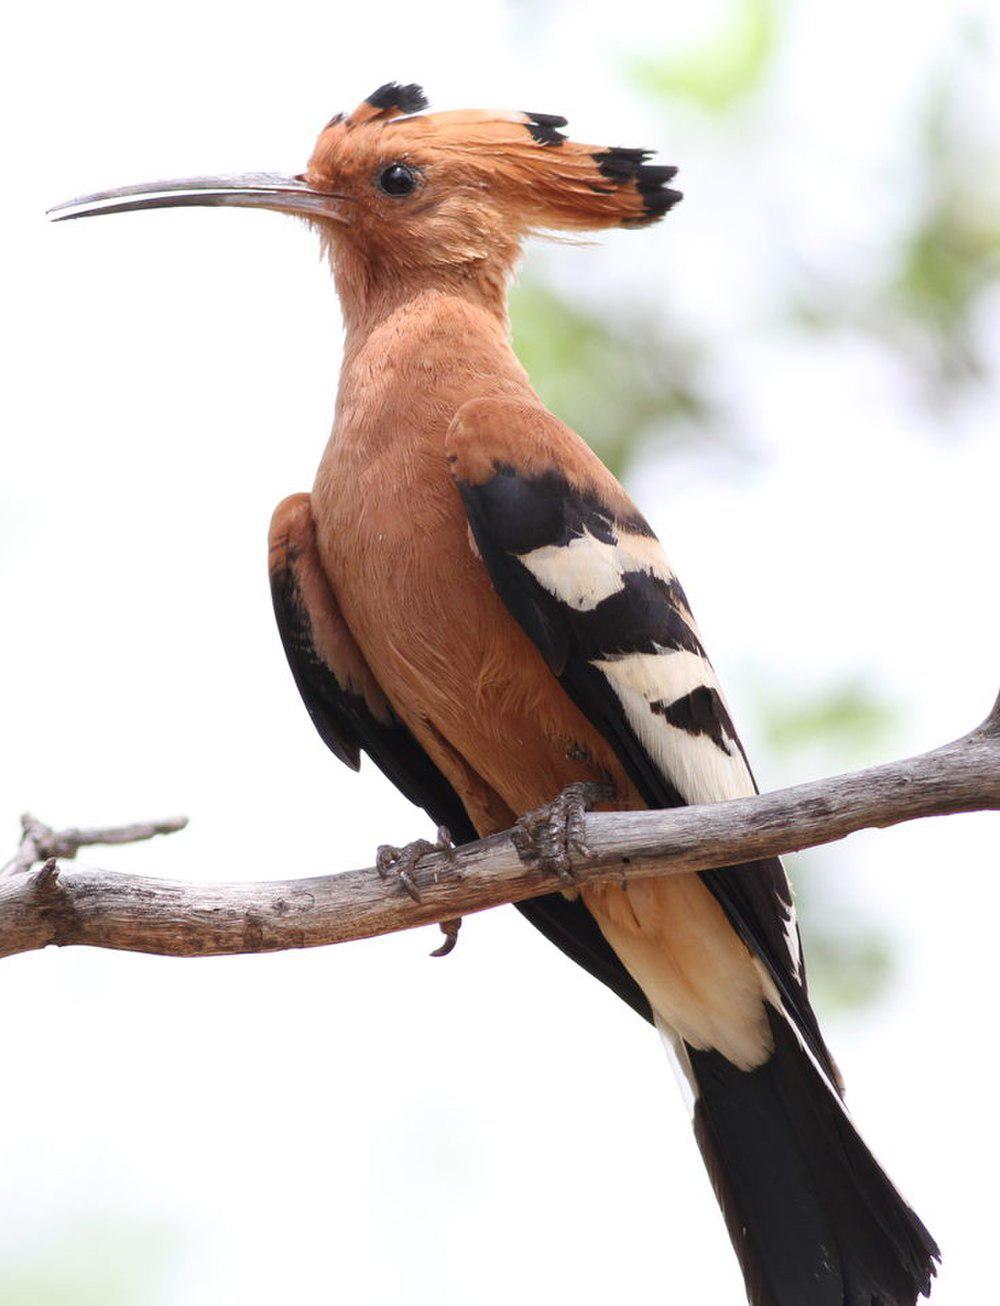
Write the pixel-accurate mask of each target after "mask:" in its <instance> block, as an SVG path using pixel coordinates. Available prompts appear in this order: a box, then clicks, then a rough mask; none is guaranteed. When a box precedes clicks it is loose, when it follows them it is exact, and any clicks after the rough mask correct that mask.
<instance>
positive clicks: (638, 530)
mask: <svg viewBox="0 0 1000 1306" xmlns="http://www.w3.org/2000/svg"><path fill="white" fill-rule="evenodd" d="M425 108H426V101H425V99H424V97H423V94H422V92H421V91H420V89H419V88H418V87H416V86H398V85H395V84H389V85H386V86H383V87H381V88H380V89H379V90H378V91H376V92H375V93H374V94H373V95H371V96H369V98H368V99H367V100H365V101H364V102H363V103H362V104H361V105H360V106H359V107H358V108H357V109H355V110H354V112H353V113H351V114H350V115H349V116H347V117H345V116H343V115H341V114H338V115H337V116H336V117H335V118H333V119H331V121H330V122H329V123H328V124H327V126H326V127H325V128H324V129H323V131H322V133H321V134H320V137H319V140H318V141H317V144H316V148H315V150H314V152H313V155H312V158H311V159H310V161H309V164H308V167H307V168H306V171H305V172H304V173H303V174H302V175H300V176H298V177H295V178H287V179H286V178H282V177H277V176H271V175H268V174H255V175H251V176H240V177H217V178H205V177H202V178H194V179H190V180H186V181H178V182H161V183H155V184H151V185H145V186H134V187H128V188H126V189H124V190H116V191H107V192H104V193H102V194H99V195H91V196H86V197H84V198H83V199H80V200H75V201H73V202H72V203H71V204H70V205H63V206H61V207H60V210H59V212H58V217H60V218H63V217H82V216H87V215H89V214H96V213H114V212H120V211H122V210H127V209H145V208H155V207H160V206H167V205H178V204H218V205H225V204H228V205H240V206H247V207H259V208H272V209H276V210H279V211H282V212H288V213H294V214H299V215H305V216H307V217H308V218H309V219H310V220H311V221H312V222H313V223H314V224H315V226H316V228H317V229H318V231H319V233H320V235H321V238H322V240H323V242H324V244H325V246H326V247H327V249H328V251H329V255H330V259H331V262H332V265H333V271H334V276H335V279H336V283H337V288H338V291H339V293H340V297H341V301H342V304H343V310H344V318H345V322H346V327H347V340H346V347H345V353H344V360H343V368H342V372H341V378H340V390H339V395H338V399H337V412H336V419H335V422H334V428H333V434H332V436H331V439H330V442H329V444H328V445H327V448H326V452H325V453H324V455H323V459H322V462H321V464H320V468H319V471H318V473H317V477H316V483H315V485H314V487H313V490H312V493H311V494H298V495H294V496H292V497H291V498H289V499H286V500H285V501H284V502H283V503H282V504H281V505H280V506H279V507H278V509H277V511H276V512H275V514H274V518H273V521H272V525H271V536H270V544H271V552H270V566H271V577H272V591H273V596H274V607H275V612H276V615H277V619H278V624H279V627H280V631H281V637H282V640H283V642H284V647H285V651H286V653H287V655H288V660H289V663H290V665H291V669H292V673H293V675H294V677H295V680H296V683H297V685H298V687H299V690H300V691H301V694H302V697H303V699H304V700H305V704H306V707H307V708H308V710H309V713H310V715H311V717H312V719H313V721H314V723H315V725H316V727H317V729H318V730H319V732H320V734H321V736H322V737H323V739H324V740H325V741H326V743H327V744H328V745H329V746H330V748H331V749H332V750H333V752H334V753H335V754H336V755H337V756H338V757H339V758H340V759H341V760H342V761H344V762H346V763H347V764H348V765H349V766H352V767H354V768H357V767H358V764H359V756H360V752H361V751H362V750H363V751H365V752H366V753H368V754H369V756H370V757H371V758H372V759H373V760H374V761H375V763H376V764H377V765H378V766H379V767H380V768H381V769H382V770H383V771H384V772H385V774H386V775H387V776H388V777H389V779H390V780H391V781H392V782H393V783H394V784H395V785H397V786H398V788H399V789H401V790H402V792H403V793H404V794H406V795H407V796H408V797H409V798H411V799H412V800H413V801H414V802H415V803H416V804H418V805H419V806H420V807H423V808H424V809H425V810H426V811H427V812H428V813H429V814H430V816H431V817H432V818H433V820H434V821H435V822H436V823H438V824H441V825H445V826H447V827H448V828H449V829H450V830H451V831H452V834H453V836H454V837H455V838H457V839H458V840H460V841H467V840H471V839H474V838H475V837H476V836H477V835H485V834H488V833H491V832H493V831H496V830H500V829H505V828H507V827H510V826H512V825H514V823H515V822H516V820H517V819H518V816H519V814H523V813H525V812H527V811H528V810H529V809H534V808H538V807H539V806H540V805H543V804H545V803H547V802H548V801H549V800H551V799H552V798H553V797H554V796H555V795H559V794H560V793H561V792H563V791H564V790H566V789H567V787H569V786H574V787H575V788H574V789H573V790H571V793H573V794H575V795H576V800H577V802H578V801H580V799H579V795H580V792H581V784H580V782H584V783H583V786H582V788H586V785H587V783H590V784H597V785H604V786H608V785H610V786H611V790H612V791H613V798H612V799H611V800H610V801H609V802H608V803H607V804H606V805H607V806H610V807H617V808H639V807H643V806H646V807H671V806H677V805H680V804H685V803H698V802H710V801H713V800H717V799H724V798H730V797H735V796H743V795H747V794H751V793H753V792H754V788H755V787H754V780H753V777H752V775H751V772H750V768H749V766H748V763H747V760H746V756H745V754H744V751H743V748H742V746H741V744H740V742H739V738H738V736H737V734H736V730H735V727H734V725H733V722H732V719H731V718H730V715H729V712H728V710H727V708H726V705H725V701H724V699H723V696H722V691H721V689H720V687H719V683H718V680H717V678H716V675H715V672H714V670H713V668H712V665H711V663H710V662H709V660H708V658H707V656H706V654H705V651H704V649H703V647H702V644H701V640H700V637H699V635H698V631H697V627H696V626H695V623H694V620H693V618H692V615H691V610H690V608H689V606H688V603H687V600H686V598H685V596H684V592H683V590H682V589H681V587H680V584H679V583H678V581H677V579H676V577H675V576H674V574H673V572H672V571H671V569H670V567H669V565H668V563H667V560H666V558H665V557H664V554H663V552H662V550H661V548H660V545H659V543H658V542H657V540H656V537H655V536H654V534H653V532H652V531H651V530H650V528H649V525H648V524H647V522H646V521H645V519H644V518H643V516H642V515H641V514H640V513H639V511H638V510H637V509H636V507H635V506H634V505H633V503H632V502H631V500H630V499H629V498H628V496H627V495H626V494H625V492H624V490H623V489H622V488H621V486H620V485H619V484H618V483H617V481H616V480H615V479H614V477H613V476H612V475H611V474H610V472H608V471H607V469H606V468H605V467H604V466H603V465H602V464H601V462H600V461H599V460H598V459H597V458H596V457H595V455H594V454H593V453H592V452H591V451H590V449H589V448H588V447H587V445H586V444H585V443H584V442H583V441H582V440H581V439H580V438H579V437H578V436H577V435H575V434H574V433H573V432H572V431H571V430H569V429H568V428H567V427H566V426H564V425H563V424H562V423H561V422H560V421H559V420H558V419H557V418H556V417H554V416H552V415H551V414H550V413H548V412H547V411H546V409H545V408H544V406H543V405H542V403H541V402H540V401H539V399H538V397H537V396H536V395H535V393H534V391H533V390H532V388H531V385H530V382H529V380H528V377H527V375H526V374H525V372H524V369H523V368H522V367H521V365H520V364H519V363H518V361H517V359H516V357H515V356H514V354H513V352H512V350H511V346H510V342H509V339H508V326H507V313H506V294H507V286H508V281H509V278H510V275H511V272H512V269H513V267H514V265H515V262H516V260H517V257H518V254H519V252H520V248H521V244H522V241H523V240H524V238H525V237H526V236H527V235H529V234H530V233H531V232H533V231H536V230H542V229H569V230H586V229H592V228H603V227H612V226H625V227H643V226H647V225H648V224H649V223H651V222H655V221H657V220H658V219H659V218H661V217H662V216H663V215H664V214H665V213H666V212H667V211H668V210H669V209H670V208H672V206H673V205H674V204H675V203H676V202H677V200H679V199H680V195H679V193H678V192H677V191H675V190H672V189H670V187H669V184H668V183H669V182H670V181H671V180H672V179H673V177H674V173H675V171H676V170H675V169H674V168H670V167H661V166H657V165H654V164H651V163H650V162H648V159H649V152H648V151H645V150H634V149H621V148H617V147H615V148H608V149H600V148H596V147H594V146H588V145H580V144H577V143H575V142H573V141H570V140H568V139H567V138H566V137H565V136H564V135H563V134H562V132H561V131H560V128H562V127H563V126H565V120H564V119H563V118H559V117H555V116H552V115H548V114H540V113H491V112H457V113H441V114H426V113H424V109H425ZM604 792H607V790H606V789H605V791H604ZM573 810H574V803H573V802H572V801H568V802H564V804H563V806H562V808H560V809H558V811H557V813H556V815H558V816H559V819H569V820H572V819H573ZM553 819H555V816H554V817H553ZM403 860H404V861H405V858H404V859H403ZM520 910H521V911H522V912H523V914H524V915H525V916H526V917H527V918H528V919H529V920H530V921H531V922H532V923H533V924H534V925H536V926H537V927H538V928H539V929H540V930H541V931H542V932H543V933H544V934H545V935H546V936H547V937H548V938H549V939H551V940H552V941H553V942H554V943H556V944H557V945H558V946H559V947H560V948H562V949H563V951H565V952H566V953H568V954H569V956H570V957H572V958H573V959H574V960H575V961H577V962H579V963H580V964H581V965H582V966H584V967H585V968H586V969H587V970H588V971H590V972H591V974H593V975H594V976H596V977H597V978H598V979H600V980H602V981H603V982H604V983H605V984H607V985H608V986H609V987H610V988H611V989H613V990H614V992H615V993H617V994H618V995H619V996H620V997H621V998H623V999H624V1001H625V1002H627V1003H628V1004H629V1005H630V1006H631V1007H632V1008H633V1009H634V1010H635V1011H637V1012H638V1013H639V1015H641V1016H642V1017H643V1018H644V1019H646V1020H648V1021H650V1022H651V1023H652V1024H654V1025H655V1026H656V1027H657V1029H658V1030H659V1031H660V1033H661V1034H662V1035H663V1038H664V1042H665V1043H666V1045H667V1047H668V1050H669V1051H670V1053H671V1055H672V1057H673V1059H674V1061H675V1063H676V1066H677V1068H678V1069H679V1072H680V1075H681V1078H682V1080H683V1082H684V1083H685V1084H686V1085H687V1086H688V1087H689V1090H690V1099H691V1102H692V1109H693V1115H694V1128H695V1133H696V1136H697V1139H698V1143H699V1145H700V1147H701V1150H702V1152H703V1154H704V1158H705V1161H706V1164H707V1166H708V1169H709V1172H710V1175H711V1178H712V1182H713V1184H714V1187H715V1190H716V1193H717V1195H718V1197H719V1201H720V1203H721V1205H722V1209H723V1212H724V1214H725V1218H726V1222H727V1224H728V1226H729V1232H730V1235H731V1237H732V1240H733V1243H734V1246H735V1248H736V1251H737V1254H738V1256H739V1258H740V1261H741V1264H742V1267H743V1272H744V1275H745V1278H746V1285H747V1292H748V1296H749V1298H750V1300H751V1301H752V1302H754V1303H758V1304H760V1306H873V1304H874V1303H881V1304H883V1306H902V1304H903V1303H913V1302H915V1300H916V1297H917V1295H918V1294H921V1293H927V1292H928V1291H929V1289H930V1281H931V1276H932V1275H933V1273H934V1268H935V1264H934V1263H935V1260H936V1259H937V1257H938V1251H937V1248H936V1246H935V1244H934V1241H933V1239H932V1238H931V1237H930V1235H929V1234H928V1233H927V1231H926V1229H925V1228H924V1227H923V1225H922V1224H921V1222H920V1220H919V1219H918V1218H917V1217H916V1215H915V1214H914V1213H913V1211H912V1210H910V1208H909V1207H908V1206H907V1205H906V1204H905V1202H904V1201H903V1200H902V1199H901V1198H900V1197H899V1195H898V1194H897V1192H896V1191H895V1189H894V1188H893V1187H892V1185H891V1183H890V1181H889V1180H888V1178H887V1177H886V1176H885V1174H884V1173H883V1172H882V1170H881V1169H880V1168H879V1166H878V1164H877V1163H876V1161H875V1160H874V1158H873V1157H872V1156H871V1154H870V1153H869V1152H868V1150H867V1148H866V1147H865V1145H864V1143H863V1142H862V1140H861V1139H860V1137H859V1136H858V1134H857V1133H856V1131H855V1129H854V1126H853V1125H852V1123H851V1121H850V1119H849V1117H848V1115H847V1113H846V1111H845V1108H844V1106H843V1103H842V1101H841V1088H840V1082H839V1078H838V1074H837V1070H836V1067H835V1065H834V1063H833V1060H832V1058H831V1057H830V1054H829V1052H828V1051H827V1048H826V1045H825V1044H824V1042H823V1038H822V1035H821V1034H820V1031H819V1027H818V1025H817V1022H816V1017H815V1015H814V1014H813V1011H812V1008H811V1007H810V1004H809V999H808V995H807V991H806V980H805V973H804V970H803V964H802V958H801V952H800V940H799V931H798V927H797V924H796V920H795V913H794V909H793V906H792V900H791V894H790V891H789V888H788V883H787V880H786V879H785V875H784V872H783V870H782V867H781V864H780V863H779V862H778V861H777V860H770V861H765V862H758V863H754V864H752V865H747V866H744V867H740V868H736V869H728V870H725V871H712V872H708V873H703V874H700V875H687V876H679V877H667V878H661V879H651V880H647V881H641V882H631V883H630V884H628V885H627V886H624V887H622V886H618V885H613V884H601V885H587V886H584V887H583V888H582V889H581V890H580V891H579V893H575V892H574V891H573V890H572V889H568V890H567V893H566V894H565V895H560V894H555V895H551V896H549V897H545V898H540V899H537V900H535V901H531V902H526V903H522V904H520Z"/></svg>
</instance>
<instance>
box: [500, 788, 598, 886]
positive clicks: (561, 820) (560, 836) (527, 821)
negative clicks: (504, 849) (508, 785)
mask: <svg viewBox="0 0 1000 1306" xmlns="http://www.w3.org/2000/svg"><path fill="white" fill-rule="evenodd" d="M613 794H614V790H613V788H612V786H611V785H609V784H605V783H604V782H603V781H600V780H577V781H576V782H575V783H573V784H571V785H567V786H566V788H565V789H564V790H563V791H562V793H561V794H560V795H559V797H558V798H555V799H553V801H552V802H551V803H546V804H545V806H544V807H538V808H536V809H535V810H534V811H533V812H526V813H525V814H524V816H522V817H521V818H520V819H519V820H518V822H517V824H516V825H515V826H514V828H513V830H512V831H511V839H512V841H513V844H514V847H515V849H516V850H517V855H518V857H520V859H521V861H522V862H525V863H527V864H528V865H530V866H537V867H538V868H540V869H541V870H544V871H554V872H555V873H556V874H557V875H558V876H559V878H560V880H562V881H563V883H564V884H573V883H574V877H573V863H572V860H571V857H570V853H571V852H577V853H579V854H580V856H581V857H587V856H589V854H590V849H589V848H588V847H587V842H586V838H585V828H584V826H585V823H584V816H585V814H586V812H587V810H588V809H589V808H590V807H592V806H593V805H594V803H598V802H601V801H602V800H604V799H608V798H611V797H612V796H613Z"/></svg>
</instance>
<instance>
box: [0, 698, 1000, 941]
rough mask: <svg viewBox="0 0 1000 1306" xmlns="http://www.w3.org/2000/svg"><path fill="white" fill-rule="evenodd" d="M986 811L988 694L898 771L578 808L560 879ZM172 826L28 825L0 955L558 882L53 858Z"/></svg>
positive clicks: (282, 922) (458, 907)
mask: <svg viewBox="0 0 1000 1306" xmlns="http://www.w3.org/2000/svg"><path fill="white" fill-rule="evenodd" d="M996 808H1000V698H998V699H997V702H996V704H995V705H994V707H993V711H992V712H991V714H990V716H989V717H988V718H987V720H986V721H984V722H983V724H982V725H981V726H979V727H978V728H977V729H976V730H973V731H972V732H971V733H970V734H968V735H965V736H964V737H963V738H961V739H959V740H956V741H955V742H954V743H951V744H946V745H945V746H944V747H942V748H937V749H935V750H933V751H932V752H929V753H923V754H921V755H920V756H918V757H913V758H908V759H907V760H905V761H902V762H892V763H888V764H887V765H884V766H875V767H871V768H869V769H868V770H865V771H858V772H855V773H853V774H850V775H842V776H835V777H833V778H831V779H827V780H818V781H814V782H812V783H810V784H803V785H796V786H794V787H793V788H790V789H782V790H779V791H777V792H775V793H770V794H763V795H761V796H759V797H755V798H746V799H737V800H734V801H731V802H725V803H712V804H706V805H704V806H698V807H682V808H675V809H671V810H668V811H655V812H650V811H641V812H596V813H592V814H590V815H588V816H587V818H586V832H585V833H586V843H587V846H588V848H589V855H588V856H586V857H582V856H581V857H580V858H578V859H577V860H575V861H574V865H573V871H574V874H575V876H576V878H577V879H578V880H579V881H580V882H581V883H583V882H587V881H594V880H608V879H611V880H618V881H624V880H628V879H634V878H640V877H644V876H650V875H676V874H679V873H681V872H685V871H699V870H708V869H710V868H712V867H717V866H733V865H739V864H740V863H743V862H747V861H753V860H755V859H757V858H761V857H770V856H773V855H775V854H779V853H786V852H793V851H795V850H797V849H800V848H810V847H813V846H815V845H817V844H823V843H831V842H833V841H834V840H836V839H842V838H844V837H845V835H848V834H851V833H853V832H854V831H856V830H862V829H869V828H873V827H884V826H889V825H896V824H898V823H899V822H901V821H912V820H915V819H917V818H919V817H925V816H944V815H949V814H952V813H956V812H971V811H980V810H986V809H996ZM183 824H184V822H183V820H176V821H166V822H161V823H158V824H153V825H140V826H126V827H121V828H118V829H115V830H105V831H96V830H75V831H61V832H59V833H55V832H53V831H52V830H50V829H49V828H48V827H47V826H43V825H42V824H41V823H40V822H34V821H31V820H30V818H28V819H27V820H26V822H25V833H24V836H23V839H22V844H21V848H20V850H19V853H18V855H17V856H16V857H15V858H14V859H13V861H12V862H11V863H9V865H8V868H6V869H7V872H8V873H7V874H6V875H4V876H3V877H2V878H0V956H9V955H11V954H13V953H18V952H28V951H31V950H32V949H36V948H44V947H46V946H47V945H49V944H87V945H90V946H92V947H100V948H117V949H125V950H128V951H132V952H151V953H159V954H161V955H165V956H186V957H190V956H211V955H219V954H224V953H244V952H267V951H276V950H279V949H283V948H305V947H316V946H319V945H322V944H328V943H342V942H345V941H346V940H349V939H363V938H371V937H373V936H375V935H378V934H388V933H391V932H393V931H395V930H404V929H410V928H412V927H413V926H416V925H429V924H432V923H434V922H440V921H446V920H453V919H454V918H456V917H459V916H463V915H468V914H470V913H471V912H476V911H482V910H484V909H485V908H487V907H496V906H499V905H500V904H502V903H507V902H517V901H520V900H521V899H524V898H531V897H535V896H536V895H538V894H542V893H549V892H552V891H553V890H557V889H559V888H561V887H562V885H561V882H560V880H559V878H558V876H557V875H555V874H549V873H546V872H543V871H540V870H538V869H536V868H533V867H530V866H526V865H525V864H524V863H523V862H522V861H521V860H520V858H519V856H518V853H517V850H516V849H515V847H514V844H513V841H512V839H511V836H510V834H509V833H505V834H498V835H493V836H491V837H490V838H488V839H482V840H480V841H479V842H478V843H474V844H469V845H467V846H465V847H463V848H460V849H458V850H457V852H456V853H454V854H451V855H445V854H433V855H431V856H428V857H426V858H424V859H423V860H421V862H420V863H419V865H418V867H417V869H416V870H415V872H414V875H413V878H414V880H415V882H416V886H417V888H418V890H419V894H420V901H419V902H416V901H414V899H413V898H412V897H411V896H410V895H409V894H407V893H406V891H405V889H404V888H403V886H401V885H399V884H398V883H396V884H393V883H387V882H386V881H384V880H383V879H382V878H381V877H380V876H379V874H378V872H377V871H376V870H375V868H374V867H371V868H366V869H364V870H358V871H346V872H343V873H341V874H339V875H322V876H316V877H314V878H311V879H294V880H272V881H257V882H247V883H239V882H232V883H216V884H195V883H188V882H185V881H176V880H161V879H151V878H148V877H143V876H133V875H119V874H114V873H112V872H108V871H99V870H64V869H62V868H61V867H59V866H58V864H57V862H56V861H55V860H54V859H55V858H57V857H71V856H72V855H73V854H74V853H75V852H76V850H77V848H79V847H82V846H84V845H88V844H93V843H101V842H104V843H124V842H131V841H132V840H135V839H144V838H150V837H152V836H153V835H154V834H158V833H166V832H168V831H171V830H178V829H180V828H182V826H183ZM64 850H65V851H64ZM29 857H30V860H28V859H29ZM43 858H44V859H46V860H45V863H44V865H43V866H41V867H40V868H39V869H33V867H36V866H37V864H38V862H39V861H40V860H42V859H43ZM734 873H737V872H734Z"/></svg>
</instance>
